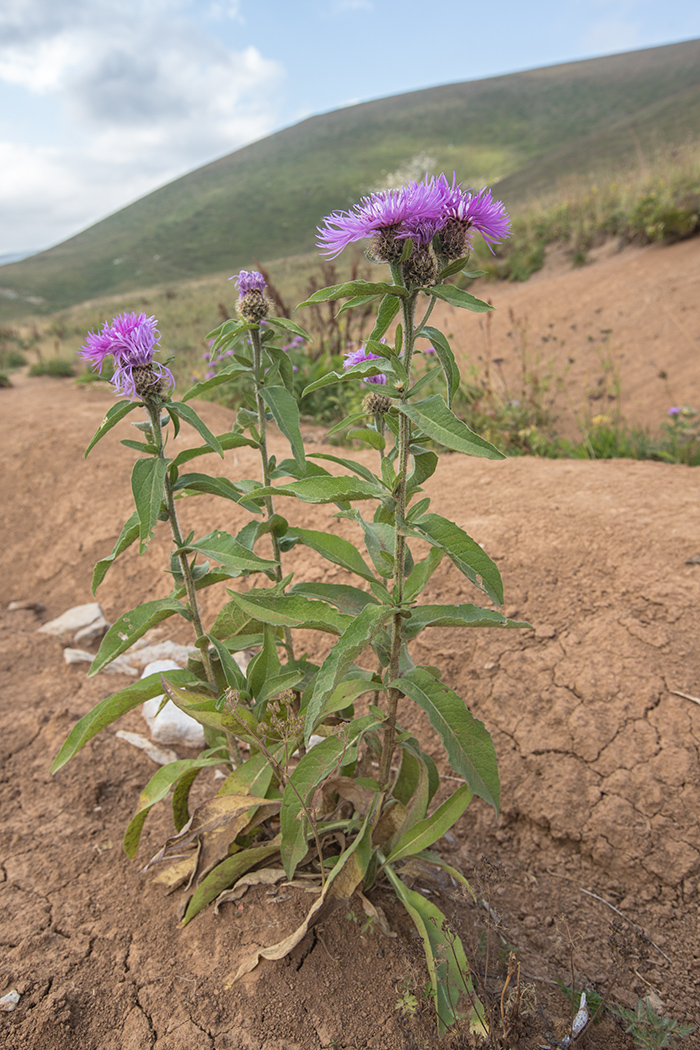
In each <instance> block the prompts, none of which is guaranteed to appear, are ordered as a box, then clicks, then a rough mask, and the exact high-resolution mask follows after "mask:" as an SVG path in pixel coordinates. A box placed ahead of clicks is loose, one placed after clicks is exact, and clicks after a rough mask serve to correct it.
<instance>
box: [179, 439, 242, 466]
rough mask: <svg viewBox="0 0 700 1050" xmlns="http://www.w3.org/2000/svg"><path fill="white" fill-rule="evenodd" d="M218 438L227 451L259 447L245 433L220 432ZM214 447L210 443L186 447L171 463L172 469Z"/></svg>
mask: <svg viewBox="0 0 700 1050" xmlns="http://www.w3.org/2000/svg"><path fill="white" fill-rule="evenodd" d="M216 440H217V441H218V442H219V444H220V445H221V447H222V449H224V451H226V450H227V449H230V448H242V447H243V446H244V445H247V446H248V447H249V448H257V447H258V446H257V442H255V441H253V440H252V439H251V438H247V437H245V435H243V434H232V433H228V434H219V435H218V436H217V438H216ZM212 451H213V449H212V448H211V447H210V446H209V445H199V446H198V447H197V448H185V449H183V450H182V452H178V454H177V456H175V459H174V460H173V461H172V463H171V464H170V469H171V470H172V468H173V467H181V466H183V464H185V463H187V462H188V461H189V460H191V459H196V458H197V457H198V456H206V455H209V454H210V453H211V452H212Z"/></svg>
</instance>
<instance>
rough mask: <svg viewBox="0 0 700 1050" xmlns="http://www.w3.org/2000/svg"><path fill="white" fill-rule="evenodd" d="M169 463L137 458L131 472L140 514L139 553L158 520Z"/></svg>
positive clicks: (141, 551) (134, 494)
mask: <svg viewBox="0 0 700 1050" xmlns="http://www.w3.org/2000/svg"><path fill="white" fill-rule="evenodd" d="M167 473H168V464H167V462H166V460H164V459H155V458H149V459H137V460H136V462H135V463H134V469H133V470H132V472H131V491H132V494H133V497H134V503H135V505H136V513H137V514H138V516H139V554H143V552H144V551H145V549H146V547H147V546H148V541H149V540H150V538H151V536H152V535H153V530H154V528H155V527H156V522H157V521H158V515H159V514H160V507H161V503H162V502H163V494H164V486H165V476H166V474H167Z"/></svg>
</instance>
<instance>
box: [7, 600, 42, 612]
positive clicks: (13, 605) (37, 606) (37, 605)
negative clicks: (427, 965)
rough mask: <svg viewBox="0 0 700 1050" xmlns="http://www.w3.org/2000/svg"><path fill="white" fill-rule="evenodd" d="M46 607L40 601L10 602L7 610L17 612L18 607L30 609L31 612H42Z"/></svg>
mask: <svg viewBox="0 0 700 1050" xmlns="http://www.w3.org/2000/svg"><path fill="white" fill-rule="evenodd" d="M45 608H46V606H45V605H42V604H41V602H10V604H9V605H8V606H7V611H8V612H19V610H20V609H31V610H32V612H35V613H42V612H43V611H44V609H45Z"/></svg>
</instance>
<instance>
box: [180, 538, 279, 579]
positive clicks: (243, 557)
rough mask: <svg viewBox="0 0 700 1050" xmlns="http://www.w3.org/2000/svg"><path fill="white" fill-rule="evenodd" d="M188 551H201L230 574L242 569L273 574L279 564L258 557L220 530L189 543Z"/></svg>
mask: <svg viewBox="0 0 700 1050" xmlns="http://www.w3.org/2000/svg"><path fill="white" fill-rule="evenodd" d="M187 550H193V551H199V553H200V554H204V555H205V556H206V557H207V558H213V559H214V561H218V562H221V564H222V565H223V566H224V568H225V569H227V570H228V571H229V572H231V571H234V570H238V569H241V570H243V571H246V572H267V573H273V572H274V570H275V568H276V566H277V562H275V561H270V560H269V559H268V558H260V557H258V555H257V554H254V553H253V551H251V550H248V548H247V547H244V546H243V544H242V543H239V542H238V540H237V539H235V538H234V537H233V536H231V534H230V533H228V532H221V531H220V530H219V529H216V530H215V531H214V532H210V533H209V534H208V535H207V536H203V537H202V539H201V540H196V541H195V542H193V543H189V544H188V545H187Z"/></svg>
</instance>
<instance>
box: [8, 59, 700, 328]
mask: <svg viewBox="0 0 700 1050" xmlns="http://www.w3.org/2000/svg"><path fill="white" fill-rule="evenodd" d="M698 127H700V41H688V42H685V43H681V44H673V45H670V46H668V47H662V48H653V49H649V50H644V51H637V52H632V53H628V54H624V55H617V56H611V57H606V58H600V59H593V60H589V61H586V62H576V63H569V64H566V65H560V66H553V67H549V68H546V69H538V70H531V71H528V72H525V73H515V74H511V75H509V76H503V77H494V78H491V79H488V80H481V81H473V82H468V83H463V84H451V85H446V86H443V87H437V88H430V89H428V90H425V91H418V92H411V93H408V94H405V95H398V96H394V97H392V98H388V99H380V100H378V101H375V102H369V103H364V104H362V105H359V106H352V107H349V108H347V109H343V110H339V111H337V112H334V113H330V114H325V115H323V116H318V117H312V118H311V119H309V120H306V121H304V122H303V123H301V124H298V125H296V126H295V127H292V128H288V129H286V130H285V131H282V132H279V133H278V134H276V135H272V136H270V137H269V138H266V139H264V140H262V141H261V142H257V143H254V144H253V145H251V146H248V147H246V148H245V149H242V150H239V151H237V152H236V153H233V154H231V155H230V156H227V157H223V158H222V159H221V160H219V161H216V162H215V163H213V164H209V165H207V166H205V167H203V168H200V169H199V170H197V171H194V172H192V173H191V174H189V175H187V176H185V177H184V178H181V179H178V180H177V181H176V182H173V183H171V184H170V185H168V186H165V187H163V188H162V189H160V190H157V191H156V192H155V193H152V194H150V195H149V196H148V197H145V198H143V199H142V200H140V201H137V202H136V203H135V204H132V205H131V206H129V207H127V208H124V209H123V210H122V211H120V212H118V213H116V214H115V215H112V216H110V217H109V218H107V219H105V220H103V221H102V222H100V223H98V224H97V225H95V226H93V227H91V228H90V229H89V230H86V231H85V232H83V233H81V234H79V235H78V236H76V237H73V238H71V239H70V240H68V241H66V242H64V243H63V244H60V245H58V246H57V247H55V248H52V249H50V250H49V251H47V252H43V253H41V254H39V255H36V256H33V257H31V258H29V259H26V260H23V261H21V262H17V263H13V264H11V265H8V266H4V267H1V268H0V321H3V320H4V321H10V320H11V321H16V320H17V319H20V318H22V317H26V316H27V314H28V313H31V314H37V313H40V314H44V315H46V314H50V313H53V312H54V311H56V310H57V309H61V308H64V307H67V306H70V305H74V304H76V303H79V302H84V301H85V300H89V299H94V298H96V297H99V296H104V295H107V294H112V295H119V296H120V297H121V299H122V301H123V302H127V303H132V304H134V303H137V302H138V299H139V297H140V296H141V295H142V294H144V293H143V292H142V290H143V289H144V288H154V287H159V288H162V289H164V288H165V287H168V286H175V285H178V284H179V282H181V281H183V280H190V281H191V280H192V279H195V278H201V277H205V276H208V275H212V274H216V273H221V272H222V271H228V273H229V274H230V273H233V272H234V271H235V270H237V269H240V268H241V267H248V268H250V266H251V265H252V264H253V262H254V260H255V259H261V260H263V261H266V262H267V263H272V262H274V261H275V260H280V259H284V258H290V257H293V256H299V255H304V254H306V253H308V252H310V251H312V250H313V246H314V237H315V228H316V226H317V224H318V223H319V221H320V220H321V219H322V217H323V216H324V215H325V214H327V213H328V212H330V211H332V210H333V209H335V208H344V207H347V206H348V205H349V204H350V203H352V202H353V201H356V200H357V199H358V198H359V197H360V196H361V195H362V194H363V193H366V192H368V191H370V190H372V189H375V188H378V187H380V186H386V185H387V184H389V183H396V182H399V181H401V180H402V178H404V177H420V176H421V175H422V174H423V173H424V171H425V170H430V171H434V172H436V171H440V170H445V171H447V172H452V171H453V170H455V171H456V172H457V174H458V176H459V178H460V179H461V180H462V181H463V183H464V184H465V185H470V184H471V185H476V186H481V185H483V184H485V183H489V184H492V185H494V184H496V188H497V192H498V195H499V196H500V197H501V198H502V199H503V200H504V201H505V203H506V205H507V207H508V209H509V210H510V211H511V212H512V213H513V214H514V215H516V217H517V219H518V225H517V226H516V237H515V239H514V241H513V245H514V247H515V248H517V251H516V252H515V255H514V254H513V251H512V250H511V252H510V255H511V259H510V262H509V261H508V259H509V255H508V254H505V255H504V256H501V257H500V263H499V266H500V267H501V268H500V269H499V267H497V268H496V272H497V273H498V274H500V275H502V276H509V277H514V278H517V277H519V276H522V275H523V273H524V272H527V271H528V269H530V270H531V269H532V266H533V263H536V262H537V258H538V256H541V253H542V243H543V241H545V240H546V238H547V237H550V235H551V233H552V230H554V231H555V233H556V235H555V236H554V237H553V239H565V238H567V237H568V241H567V243H569V244H570V245H571V246H572V249H573V252H574V254H578V255H579V256H581V254H582V253H583V255H585V252H586V251H587V250H588V248H587V247H586V242H587V241H588V240H590V236H589V234H590V231H588V232H586V231H585V230H584V229H583V227H582V221H581V216H579V214H578V213H576V211H575V209H574V211H571V209H570V208H569V211H567V210H566V209H567V207H569V206H568V205H567V202H566V197H567V193H568V191H567V189H566V187H567V186H569V185H570V184H571V183H572V182H574V183H575V185H576V187H577V189H576V199H577V200H578V199H580V198H581V192H580V188H579V187H580V186H581V185H585V186H586V187H591V186H593V185H594V184H595V185H598V187H599V188H600V187H602V185H603V181H605V182H606V183H609V182H610V181H611V179H612V178H613V177H614V178H616V179H617V180H618V183H620V184H621V182H620V180H622V181H624V180H625V179H626V178H627V176H628V175H629V173H630V172H632V171H636V172H638V173H640V176H643V175H644V173H645V169H647V168H649V169H650V168H651V167H652V166H653V165H654V164H655V163H656V162H655V160H654V158H655V157H658V156H659V155H668V154H669V153H670V151H673V150H679V149H680V150H687V151H689V153H690V152H692V147H693V146H694V145H695V144H697V135H698V133H697V129H698ZM695 159H696V161H697V153H695ZM695 170H696V178H695V183H697V164H696V169H695ZM562 191H563V193H564V196H563V197H562ZM591 192H592V191H591ZM652 192H654V193H655V192H657V191H656V190H653V191H652ZM690 192H691V195H692V192H695V191H694V190H692V188H691V191H690ZM606 193H607V191H606ZM553 194H555V195H558V196H559V199H560V201H563V205H562V206H563V207H564V211H559V212H558V213H556V214H554V213H551V209H550V204H549V203H547V204H545V205H544V210H545V212H547V215H548V218H547V223H546V224H545V225H547V224H549V225H548V227H547V228H546V229H545V228H544V227H543V229H542V231H540V229H539V226H541V225H542V223H543V222H544V219H543V218H542V217H541V216H540V218H537V210H538V209H535V212H531V214H530V217H528V206H529V205H530V204H531V203H532V202H533V201H540V202H541V201H543V200H544V201H551V198H552V195H553ZM584 196H585V194H584ZM606 200H609V201H610V203H611V209H608V214H607V218H606V223H607V225H606V227H605V231H601V232H608V233H613V234H614V235H615V236H627V235H628V233H627V231H629V232H631V234H632V235H634V236H637V234H639V232H640V231H641V235H642V236H646V233H644V231H645V230H646V229H648V228H649V227H650V225H651V226H652V227H654V226H658V222H657V218H658V215H657V213H661V212H664V209H663V208H657V207H656V204H655V203H654V202H653V201H652V202H651V206H650V208H651V212H652V218H651V221H647V217H646V215H645V214H642V212H640V214H639V215H638V216H637V217H636V218H635V217H634V215H633V214H632V211H630V210H629V209H628V211H627V219H628V220H629V222H628V224H627V227H625V226H624V223H621V221H619V216H617V213H616V209H617V204H615V203H614V194H613V196H608V197H606ZM599 203H600V198H599V199H598V200H597V201H596V202H595V204H596V207H597V206H598V205H599ZM677 205H678V206H679V207H680V210H681V211H683V207H684V205H683V203H682V201H677V200H675V198H674V202H672V206H673V207H674V208H675V207H676V206H677ZM621 206H622V208H623V210H624V208H625V204H624V201H623V202H622V205H621ZM539 207H540V208H541V207H542V206H541V205H540V206H539ZM548 209H550V210H549V211H548ZM585 212H586V213H585V215H584V216H583V218H584V219H585V221H586V222H587V221H588V216H589V215H590V213H591V207H590V204H589V205H586V208H585ZM664 215H665V216H666V217H668V215H669V212H668V209H666V210H665V212H664ZM661 221H664V222H665V221H666V219H664V218H663V217H662V220H661ZM683 221H684V220H683V218H682V216H681V225H682V223H683ZM528 224H529V225H528ZM583 225H585V223H584V224H583ZM597 229H600V226H598V227H597ZM533 230H534V232H535V234H536V237H535V238H534V241H535V243H534V245H533V237H532V233H533ZM557 230H558V231H559V232H556V231H557ZM654 236H656V234H654ZM528 254H530V255H533V260H531V261H528V259H527V256H528ZM516 256H517V257H516ZM145 294H146V295H149V294H150V293H145ZM158 294H160V293H158ZM132 308H133V307H132Z"/></svg>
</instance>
